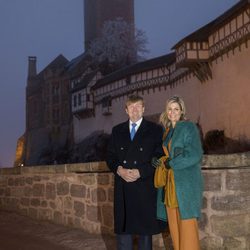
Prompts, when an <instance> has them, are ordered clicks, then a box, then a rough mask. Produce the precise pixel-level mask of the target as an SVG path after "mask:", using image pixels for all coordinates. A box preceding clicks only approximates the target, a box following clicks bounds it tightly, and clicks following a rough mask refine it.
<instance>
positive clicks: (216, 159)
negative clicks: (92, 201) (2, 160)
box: [0, 152, 250, 175]
mask: <svg viewBox="0 0 250 250" xmlns="http://www.w3.org/2000/svg"><path fill="white" fill-rule="evenodd" d="M235 168H236V169H242V168H249V169H250V152H244V153H235V154H225V155H221V154H220V155H204V156H203V160H202V169H203V170H208V169H235ZM100 172H110V170H109V168H108V167H107V165H106V162H104V161H101V162H86V163H72V164H62V165H43V166H29V167H26V166H23V167H13V168H0V175H20V174H61V173H100Z"/></svg>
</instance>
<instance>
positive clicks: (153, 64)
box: [93, 52, 175, 89]
mask: <svg viewBox="0 0 250 250" xmlns="http://www.w3.org/2000/svg"><path fill="white" fill-rule="evenodd" d="M174 61H175V53H174V52H173V53H170V54H167V55H164V56H160V57H156V58H153V59H150V60H147V61H143V62H140V63H136V64H133V65H131V66H127V67H125V68H122V69H120V70H117V71H115V72H113V73H111V74H109V75H107V76H105V77H104V78H102V79H100V80H99V81H97V83H96V84H95V86H93V89H97V88H99V87H102V86H105V85H106V84H108V83H110V82H113V81H116V80H119V79H121V78H125V77H126V76H129V75H132V74H136V73H139V72H143V71H147V70H150V69H155V68H158V67H159V66H163V65H169V64H171V63H173V62H174Z"/></svg>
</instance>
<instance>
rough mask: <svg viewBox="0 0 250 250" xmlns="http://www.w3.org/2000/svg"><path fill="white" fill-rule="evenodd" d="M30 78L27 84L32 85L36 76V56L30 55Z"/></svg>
mask: <svg viewBox="0 0 250 250" xmlns="http://www.w3.org/2000/svg"><path fill="white" fill-rule="evenodd" d="M28 60H29V61H28V79H27V84H28V85H30V84H31V83H32V80H33V79H34V77H36V74H37V73H36V56H29V59H28Z"/></svg>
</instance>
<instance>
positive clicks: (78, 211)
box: [74, 201, 85, 218]
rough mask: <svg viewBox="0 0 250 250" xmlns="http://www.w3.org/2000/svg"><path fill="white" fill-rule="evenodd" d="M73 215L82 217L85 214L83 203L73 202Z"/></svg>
mask: <svg viewBox="0 0 250 250" xmlns="http://www.w3.org/2000/svg"><path fill="white" fill-rule="evenodd" d="M74 211H75V216H77V217H81V218H83V217H84V215H85V204H84V203H82V202H79V201H75V202H74Z"/></svg>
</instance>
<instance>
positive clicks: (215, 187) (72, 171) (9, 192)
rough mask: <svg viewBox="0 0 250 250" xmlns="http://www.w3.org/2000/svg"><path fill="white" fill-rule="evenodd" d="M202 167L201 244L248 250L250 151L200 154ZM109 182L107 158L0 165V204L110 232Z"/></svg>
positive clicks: (111, 180) (158, 240)
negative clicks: (42, 164)
mask: <svg viewBox="0 0 250 250" xmlns="http://www.w3.org/2000/svg"><path fill="white" fill-rule="evenodd" d="M202 168H203V170H202V172H203V175H204V184H205V186H204V195H203V209H202V217H201V219H200V222H199V228H200V238H201V244H202V249H213V250H216V249H218V250H219V249H237V250H243V249H244V250H245V249H250V240H249V239H250V237H249V232H250V192H249V190H250V181H249V179H250V153H249V152H247V153H241V154H231V155H209V156H204V159H203V164H202ZM113 184H114V178H113V174H112V173H111V172H110V171H109V169H108V168H107V166H106V163H105V162H91V163H82V164H67V165H50V166H36V167H17V168H5V169H0V209H2V210H8V211H15V212H17V213H20V214H22V215H26V216H29V217H31V218H34V219H37V220H48V221H52V222H54V223H58V224H63V225H67V226H72V227H76V228H81V229H83V230H85V231H87V232H90V233H95V234H103V233H107V234H112V233H113ZM154 244H155V245H158V246H160V247H163V239H162V236H160V235H158V236H156V237H154Z"/></svg>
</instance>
